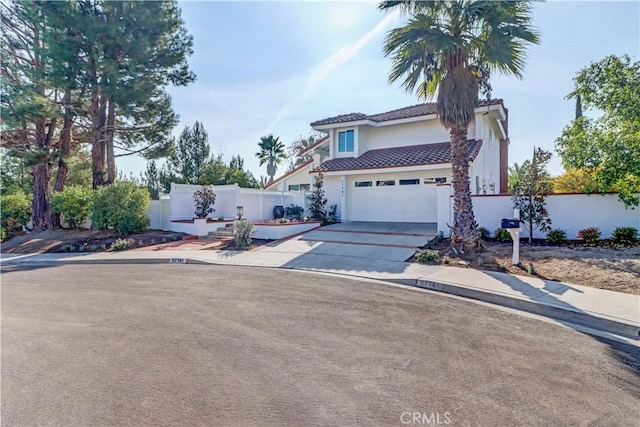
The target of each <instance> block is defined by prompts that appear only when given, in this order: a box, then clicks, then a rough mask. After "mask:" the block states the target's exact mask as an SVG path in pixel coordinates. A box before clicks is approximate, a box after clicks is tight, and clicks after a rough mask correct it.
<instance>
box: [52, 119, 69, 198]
mask: <svg viewBox="0 0 640 427" xmlns="http://www.w3.org/2000/svg"><path fill="white" fill-rule="evenodd" d="M72 124H73V118H71V117H65V118H64V122H63V125H62V131H60V157H59V158H58V175H57V176H56V183H55V186H54V190H55V191H62V190H64V186H65V184H66V183H67V178H68V176H69V165H68V164H67V157H69V154H70V153H71V126H72Z"/></svg>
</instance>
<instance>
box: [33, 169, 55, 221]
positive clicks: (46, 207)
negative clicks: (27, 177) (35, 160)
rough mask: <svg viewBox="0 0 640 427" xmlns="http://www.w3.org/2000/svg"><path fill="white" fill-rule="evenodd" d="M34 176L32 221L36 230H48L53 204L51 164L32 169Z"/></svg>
mask: <svg viewBox="0 0 640 427" xmlns="http://www.w3.org/2000/svg"><path fill="white" fill-rule="evenodd" d="M31 173H32V175H33V202H32V203H31V220H32V222H33V228H34V230H47V229H49V228H51V227H52V224H51V204H50V201H49V180H50V179H51V164H50V163H41V164H38V165H35V166H33V167H32V168H31Z"/></svg>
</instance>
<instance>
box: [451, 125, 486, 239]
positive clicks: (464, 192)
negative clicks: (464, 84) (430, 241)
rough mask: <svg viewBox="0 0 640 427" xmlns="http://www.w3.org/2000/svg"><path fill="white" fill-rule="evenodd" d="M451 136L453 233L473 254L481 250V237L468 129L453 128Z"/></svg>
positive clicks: (463, 127) (462, 127) (461, 127)
mask: <svg viewBox="0 0 640 427" xmlns="http://www.w3.org/2000/svg"><path fill="white" fill-rule="evenodd" d="M449 134H450V135H451V166H452V169H453V232H454V234H455V236H457V237H459V238H461V239H462V241H463V246H464V250H465V252H467V251H471V252H473V251H475V250H477V249H480V235H479V234H478V231H477V227H478V224H476V221H475V218H474V215H473V206H472V202H471V184H470V181H469V141H468V140H467V128H466V126H452V127H451V129H450V131H449Z"/></svg>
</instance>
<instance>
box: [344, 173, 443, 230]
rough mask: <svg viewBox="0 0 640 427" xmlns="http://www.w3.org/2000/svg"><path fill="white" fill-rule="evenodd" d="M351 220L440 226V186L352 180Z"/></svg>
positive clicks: (411, 181) (417, 181)
mask: <svg viewBox="0 0 640 427" xmlns="http://www.w3.org/2000/svg"><path fill="white" fill-rule="evenodd" d="M349 187H350V196H351V197H350V198H349V202H350V205H351V209H350V213H351V215H350V218H349V219H350V220H351V221H384V222H436V221H437V220H438V218H437V215H438V214H437V205H436V201H437V193H436V188H437V186H436V185H435V184H433V183H429V184H425V183H424V180H423V179H418V178H410V179H404V178H403V179H400V178H386V177H384V176H383V177H377V179H368V178H367V179H359V178H356V179H352V180H351V183H350V186H349Z"/></svg>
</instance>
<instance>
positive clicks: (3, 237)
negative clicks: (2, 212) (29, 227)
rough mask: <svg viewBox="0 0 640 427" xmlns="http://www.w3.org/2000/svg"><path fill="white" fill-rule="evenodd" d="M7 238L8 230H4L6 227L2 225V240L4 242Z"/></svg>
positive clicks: (0, 236)
mask: <svg viewBox="0 0 640 427" xmlns="http://www.w3.org/2000/svg"><path fill="white" fill-rule="evenodd" d="M6 239H7V232H6V231H4V227H0V242H4V241H5V240H6Z"/></svg>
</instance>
